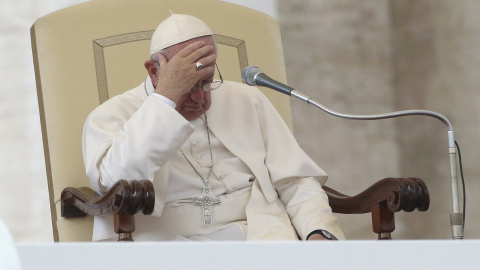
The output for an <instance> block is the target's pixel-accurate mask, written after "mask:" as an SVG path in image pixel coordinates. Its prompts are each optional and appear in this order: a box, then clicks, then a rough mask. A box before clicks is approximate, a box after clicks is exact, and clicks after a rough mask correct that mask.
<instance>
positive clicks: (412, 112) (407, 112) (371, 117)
mask: <svg viewBox="0 0 480 270" xmlns="http://www.w3.org/2000/svg"><path fill="white" fill-rule="evenodd" d="M290 95H291V96H294V97H296V98H298V99H301V100H303V101H305V102H307V103H309V104H312V105H314V106H315V107H318V108H320V109H321V110H323V111H324V112H326V113H328V114H331V115H333V116H337V117H342V118H346V119H353V120H379V119H387V118H395V117H400V116H406V115H425V116H430V117H434V118H437V119H438V120H440V121H442V122H443V123H444V124H445V125H446V126H447V127H448V130H449V131H453V127H452V124H451V123H450V121H449V120H448V119H447V118H446V117H445V116H443V115H441V114H439V113H436V112H432V111H427V110H404V111H397V112H390V113H382V114H364V115H362V114H360V115H357V114H345V113H339V112H336V111H333V110H330V109H329V108H327V107H326V106H324V105H322V104H320V103H319V102H317V101H315V100H314V99H312V98H311V97H308V96H306V95H304V94H302V93H300V92H298V91H296V90H292V91H291V92H290Z"/></svg>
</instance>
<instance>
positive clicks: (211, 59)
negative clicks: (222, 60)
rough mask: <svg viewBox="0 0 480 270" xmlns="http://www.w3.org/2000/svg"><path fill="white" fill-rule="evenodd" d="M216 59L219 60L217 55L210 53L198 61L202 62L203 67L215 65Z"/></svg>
mask: <svg viewBox="0 0 480 270" xmlns="http://www.w3.org/2000/svg"><path fill="white" fill-rule="evenodd" d="M216 60H217V55H216V54H210V55H208V56H205V57H202V58H200V59H198V60H197V62H200V63H202V65H203V67H206V66H214V65H215V61H216Z"/></svg>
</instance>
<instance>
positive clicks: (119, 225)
mask: <svg viewBox="0 0 480 270" xmlns="http://www.w3.org/2000/svg"><path fill="white" fill-rule="evenodd" d="M113 221H114V222H113V223H114V229H115V233H117V234H118V242H122V241H133V238H132V233H133V232H134V231H135V217H134V216H133V215H130V214H127V213H123V214H119V215H118V214H115V215H114V217H113Z"/></svg>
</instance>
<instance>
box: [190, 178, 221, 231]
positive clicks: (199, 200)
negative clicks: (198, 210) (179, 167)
mask: <svg viewBox="0 0 480 270" xmlns="http://www.w3.org/2000/svg"><path fill="white" fill-rule="evenodd" d="M221 203H222V201H221V200H220V197H217V196H212V190H211V189H210V187H208V186H206V187H204V188H203V194H202V196H201V197H193V204H195V205H201V206H202V209H203V225H205V226H209V225H212V210H213V209H212V206H213V205H217V204H221Z"/></svg>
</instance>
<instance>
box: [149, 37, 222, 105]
mask: <svg viewBox="0 0 480 270" xmlns="http://www.w3.org/2000/svg"><path fill="white" fill-rule="evenodd" d="M172 49H173V48H172ZM173 53H174V55H173V57H171V59H170V60H169V61H167V59H166V58H165V56H163V55H161V54H160V55H159V63H160V70H159V74H158V83H157V89H156V92H157V93H159V94H162V95H164V96H166V97H168V98H170V99H171V100H172V101H174V102H177V100H178V99H179V98H180V97H181V96H183V95H185V94H187V93H188V92H189V91H190V89H191V88H192V87H193V86H194V85H195V84H196V83H197V82H198V81H199V80H202V79H204V78H207V77H210V76H211V75H212V74H213V73H214V64H215V61H216V59H217V56H216V54H215V48H214V46H212V45H210V44H208V45H205V42H204V41H196V42H193V43H191V44H188V45H187V46H185V47H184V48H182V49H180V50H179V51H178V52H177V53H175V52H173ZM196 62H200V63H202V65H203V68H202V69H199V70H197V67H196V64H195V63H196Z"/></svg>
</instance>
